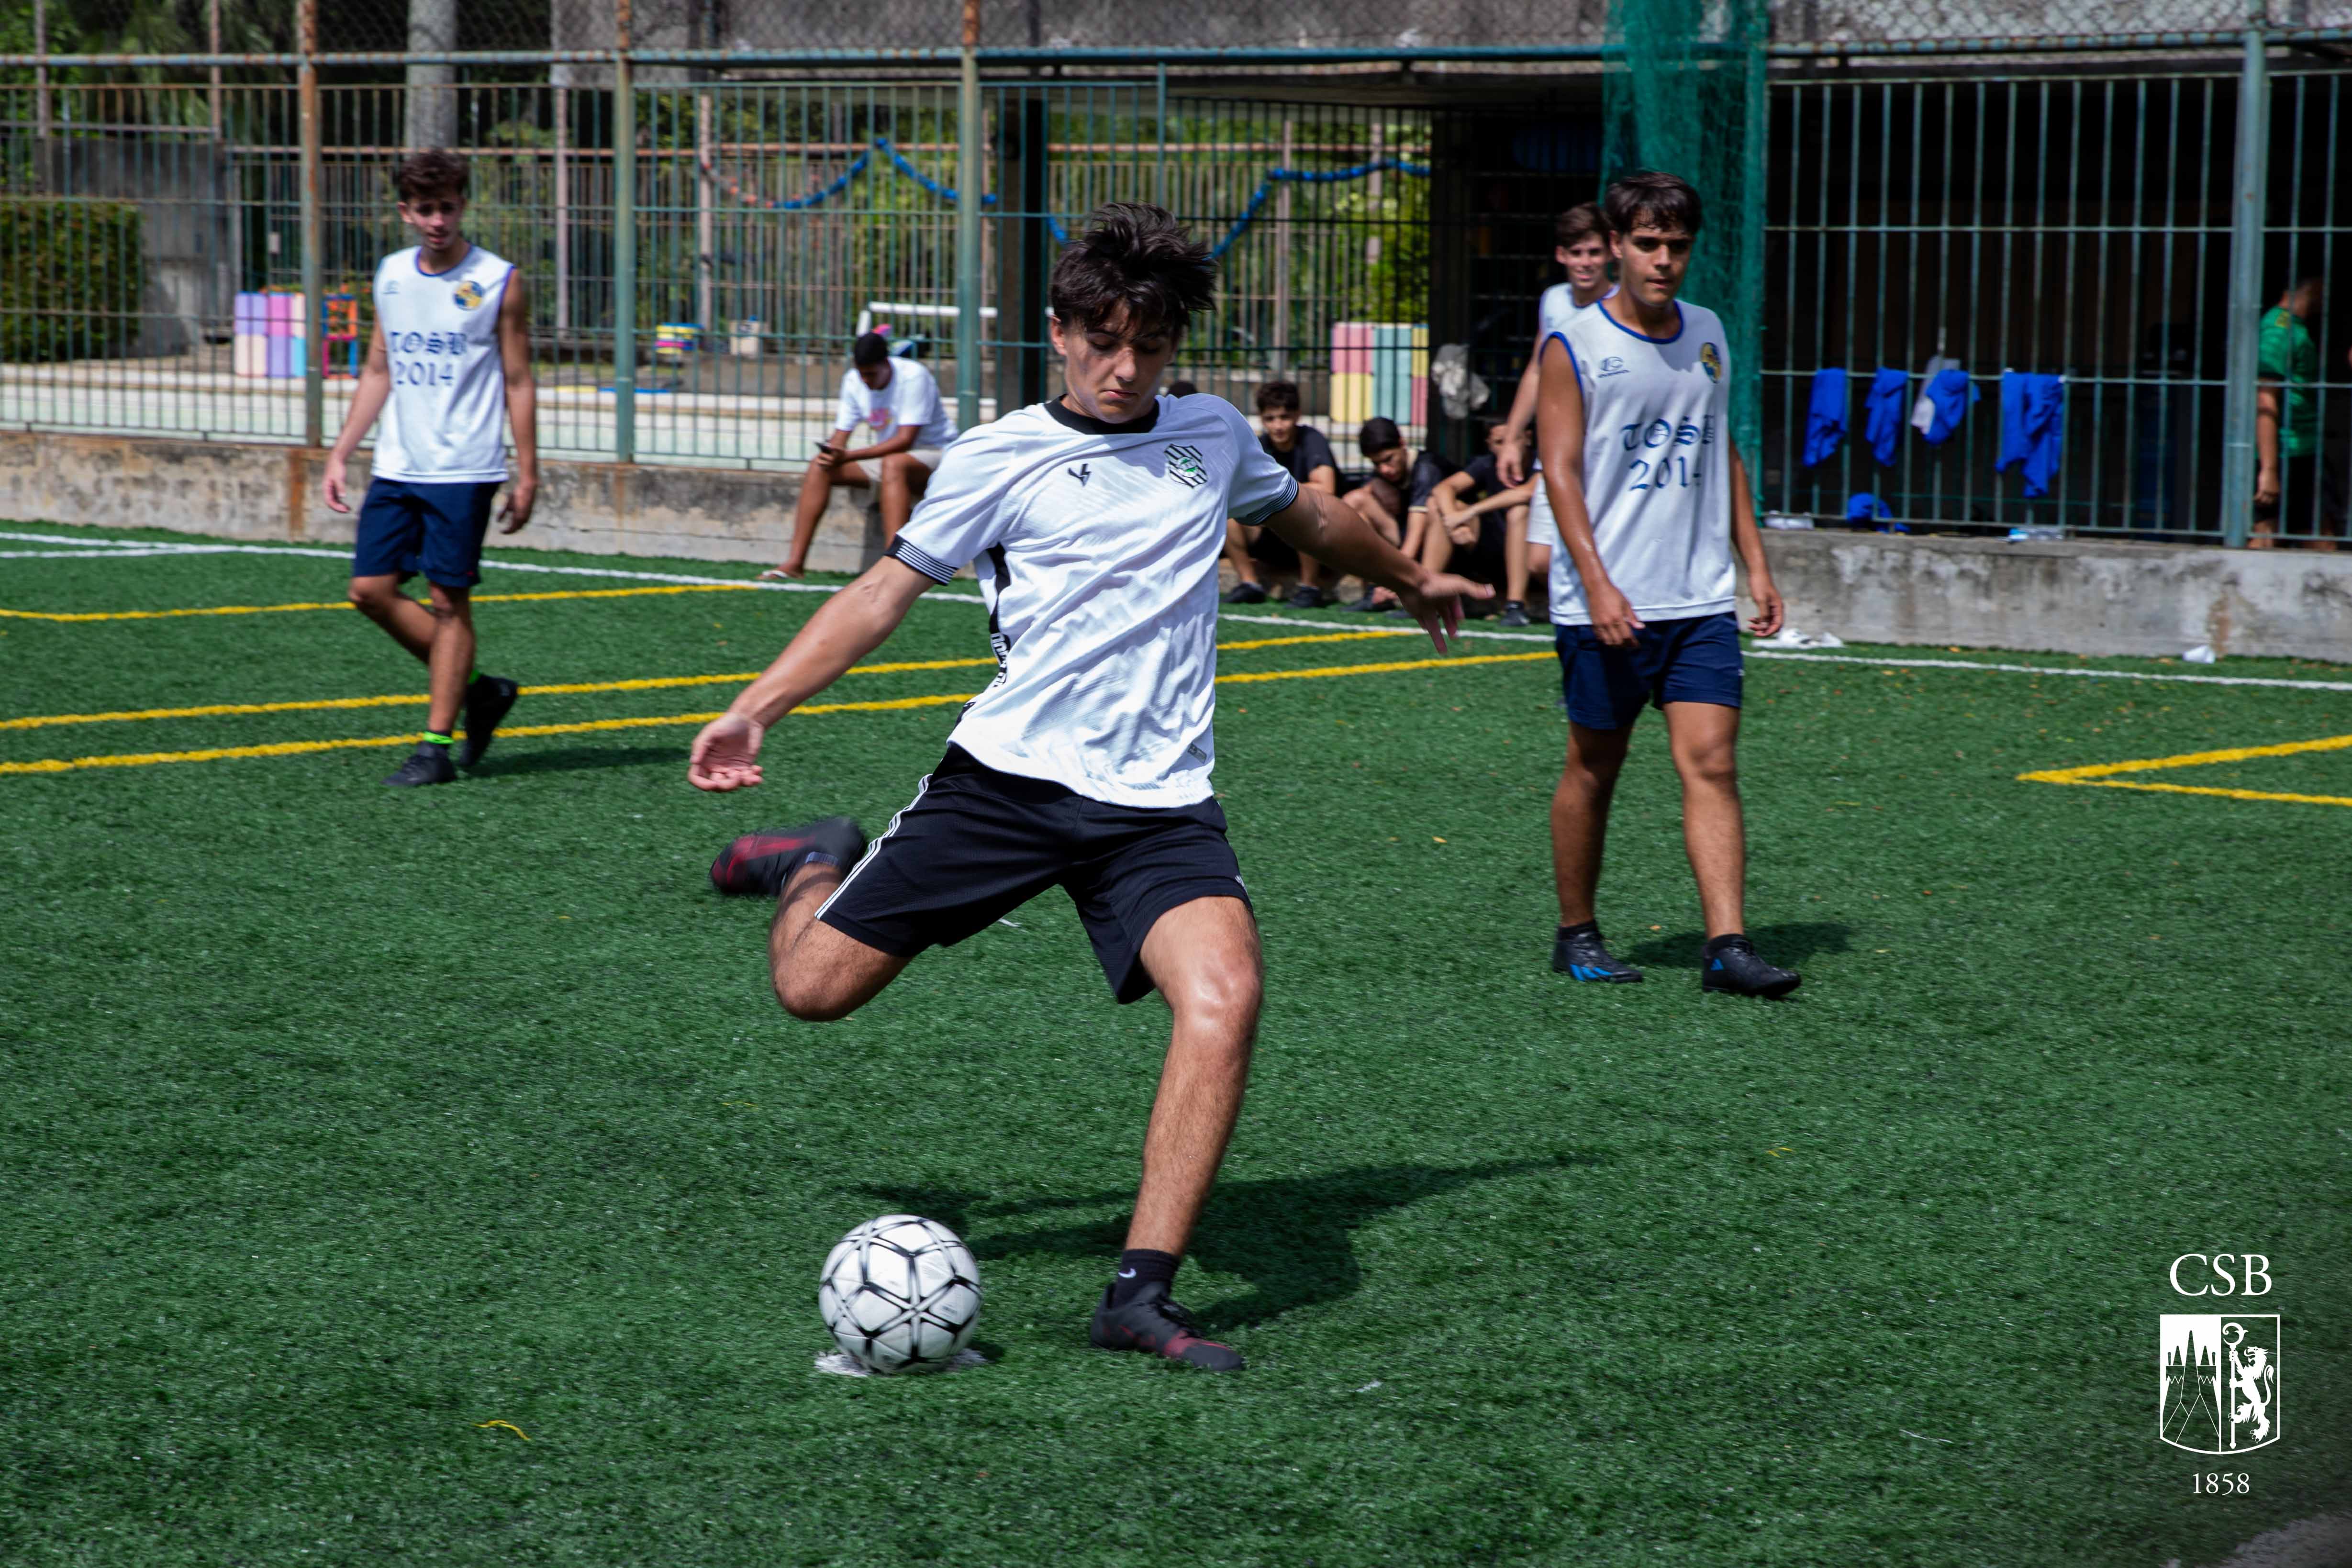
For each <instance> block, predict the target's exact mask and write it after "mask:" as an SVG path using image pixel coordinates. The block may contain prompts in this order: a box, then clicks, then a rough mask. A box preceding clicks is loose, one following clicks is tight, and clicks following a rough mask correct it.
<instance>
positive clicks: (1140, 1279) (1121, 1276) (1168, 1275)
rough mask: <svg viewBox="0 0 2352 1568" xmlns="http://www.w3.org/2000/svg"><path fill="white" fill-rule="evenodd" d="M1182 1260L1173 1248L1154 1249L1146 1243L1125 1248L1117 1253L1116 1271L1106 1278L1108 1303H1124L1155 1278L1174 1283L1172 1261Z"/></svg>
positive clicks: (1162, 1282) (1175, 1263) (1121, 1304)
mask: <svg viewBox="0 0 2352 1568" xmlns="http://www.w3.org/2000/svg"><path fill="white" fill-rule="evenodd" d="M1182 1261H1183V1259H1181V1258H1179V1257H1178V1256H1176V1254H1174V1253H1173V1252H1154V1251H1153V1250H1152V1249H1150V1248H1149V1247H1130V1248H1129V1249H1127V1250H1126V1251H1124V1252H1122V1253H1120V1254H1119V1255H1118V1274H1117V1275H1115V1276H1114V1277H1113V1278H1112V1280H1111V1282H1110V1304H1111V1305H1112V1306H1114V1307H1123V1306H1125V1305H1127V1303H1128V1302H1129V1301H1133V1300H1134V1299H1135V1298H1136V1296H1137V1295H1138V1294H1139V1293H1140V1292H1141V1291H1142V1290H1143V1288H1144V1287H1145V1286H1146V1285H1149V1284H1152V1283H1154V1282H1155V1281H1156V1282H1158V1283H1160V1284H1162V1285H1170V1284H1173V1283H1175V1281H1176V1265H1177V1264H1179V1263H1181V1262H1182Z"/></svg>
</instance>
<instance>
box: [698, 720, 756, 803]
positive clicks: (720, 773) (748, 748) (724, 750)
mask: <svg viewBox="0 0 2352 1568" xmlns="http://www.w3.org/2000/svg"><path fill="white" fill-rule="evenodd" d="M765 734H767V730H766V728H765V727H763V726H761V725H760V724H758V723H756V722H755V721H753V720H751V719H749V718H746V717H744V716H742V715H741V714H740V713H722V714H720V715H719V716H718V717H717V718H714V719H712V720H711V721H710V722H709V724H706V725H704V726H703V727H702V733H701V734H700V735H698V736H696V737H694V750H693V751H692V752H691V753H690V754H688V758H687V762H686V781H687V782H688V783H689V784H691V785H693V786H694V787H695V788H696V789H748V788H750V787H751V785H754V784H757V783H758V782H760V778H761V774H760V739H761V737H762V736H764V735H765Z"/></svg>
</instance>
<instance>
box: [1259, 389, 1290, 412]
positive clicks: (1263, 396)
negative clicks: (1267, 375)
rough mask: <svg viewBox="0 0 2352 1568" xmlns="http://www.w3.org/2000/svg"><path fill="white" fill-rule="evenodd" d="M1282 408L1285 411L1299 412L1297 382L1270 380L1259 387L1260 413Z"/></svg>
mask: <svg viewBox="0 0 2352 1568" xmlns="http://www.w3.org/2000/svg"><path fill="white" fill-rule="evenodd" d="M1273 409H1280V410H1281V411H1282V412H1283V413H1297V412H1298V383H1297V382H1266V383H1265V385H1264V386H1262V387H1260V388H1258V389H1257V411H1258V413H1267V412H1268V411H1270V410H1273Z"/></svg>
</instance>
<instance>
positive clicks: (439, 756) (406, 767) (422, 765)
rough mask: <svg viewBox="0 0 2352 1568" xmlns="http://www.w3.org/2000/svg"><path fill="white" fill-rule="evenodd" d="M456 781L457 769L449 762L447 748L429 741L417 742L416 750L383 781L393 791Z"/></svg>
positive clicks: (455, 765)
mask: <svg viewBox="0 0 2352 1568" xmlns="http://www.w3.org/2000/svg"><path fill="white" fill-rule="evenodd" d="M384 782H385V783H386V784H389V785H391V786H392V787H393V788H394V789H414V788H415V787H416V786H417V785H420V784H455V783H456V782H457V764H455V763H453V762H451V761H450V760H449V748H448V747H446V746H436V745H434V744H433V742H431V741H429V740H420V741H418V742H417V743H416V749H415V750H414V751H412V752H410V753H409V754H408V760H407V761H405V762H404V763H402V764H401V765H400V766H399V768H396V769H394V771H393V772H392V773H391V774H390V775H389V776H388V777H386V778H385V779H384Z"/></svg>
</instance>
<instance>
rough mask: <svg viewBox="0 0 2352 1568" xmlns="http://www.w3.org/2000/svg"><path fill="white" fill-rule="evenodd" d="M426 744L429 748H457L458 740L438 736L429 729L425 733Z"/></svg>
mask: <svg viewBox="0 0 2352 1568" xmlns="http://www.w3.org/2000/svg"><path fill="white" fill-rule="evenodd" d="M425 744H426V745H428V746H455V745H456V744H457V739H456V737H453V736H446V735H441V734H437V733H436V732H435V731H433V730H429V729H428V730H426V731H425Z"/></svg>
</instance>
